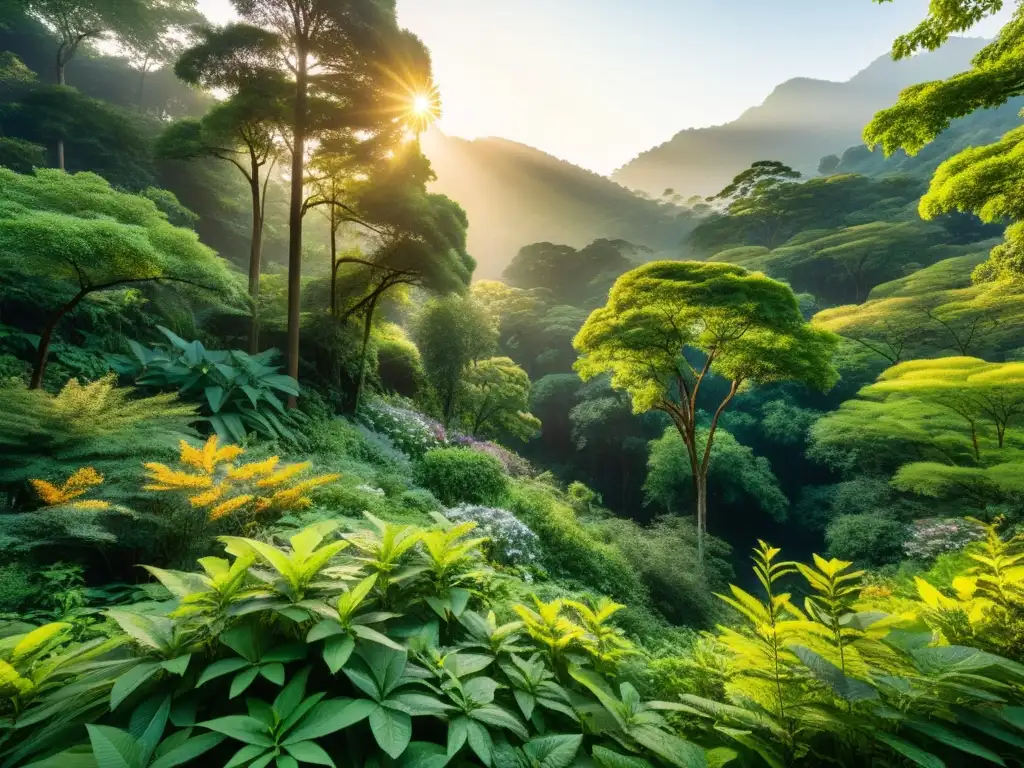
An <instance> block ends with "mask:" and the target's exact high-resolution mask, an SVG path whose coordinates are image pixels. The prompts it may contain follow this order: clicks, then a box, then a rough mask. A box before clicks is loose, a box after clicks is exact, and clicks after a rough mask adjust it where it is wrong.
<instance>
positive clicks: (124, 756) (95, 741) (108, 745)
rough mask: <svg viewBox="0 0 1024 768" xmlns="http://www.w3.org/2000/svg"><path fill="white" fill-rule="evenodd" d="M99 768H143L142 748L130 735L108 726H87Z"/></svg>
mask: <svg viewBox="0 0 1024 768" xmlns="http://www.w3.org/2000/svg"><path fill="white" fill-rule="evenodd" d="M86 729H87V730H88V732H89V742H90V743H91V744H92V752H93V755H94V756H95V757H96V765H97V766H98V768H141V766H142V747H141V746H140V745H139V742H137V741H136V740H135V739H134V738H132V735H131V734H130V733H127V732H125V731H122V730H120V729H118V728H111V727H110V726H107V725H87V726H86Z"/></svg>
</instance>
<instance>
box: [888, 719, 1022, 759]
mask: <svg viewBox="0 0 1024 768" xmlns="http://www.w3.org/2000/svg"><path fill="white" fill-rule="evenodd" d="M905 725H906V727H908V728H912V729H914V730H915V731H917V732H919V733H923V734H924V735H925V736H929V737H931V738H933V739H935V740H936V741H940V742H942V743H943V744H945V745H947V746H950V747H953V748H954V749H959V750H960V751H961V752H966V753H968V754H971V755H975V756H977V757H980V758H982V759H984V760H988V761H989V762H990V763H995V764H996V765H1005V764H1006V763H1004V762H1003V759H1002V758H1001V757H1000V756H999V755H997V754H996V753H995V752H993V751H992V750H991V749H988V748H986V747H983V746H981V745H980V744H976V743H975V742H973V741H971V740H970V739H967V738H964V737H963V736H961V735H960V734H958V733H954V732H953V731H951V730H949V729H948V728H944V727H942V726H941V725H937V724H936V723H933V722H927V721H925V720H907V721H906V722H905Z"/></svg>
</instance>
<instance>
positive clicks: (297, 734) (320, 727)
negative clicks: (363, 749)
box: [283, 699, 377, 744]
mask: <svg viewBox="0 0 1024 768" xmlns="http://www.w3.org/2000/svg"><path fill="white" fill-rule="evenodd" d="M376 708H377V703H376V702H373V701H369V700H368V699H328V700H327V701H321V702H320V703H319V704H317V705H316V706H315V707H313V708H312V709H311V710H310V711H309V714H307V715H306V716H305V717H304V718H302V720H300V721H299V722H298V724H297V725H296V726H295V730H294V731H292V732H291V733H290V734H288V738H287V739H285V740H284V742H283V743H284V744H297V743H298V742H300V741H309V740H310V739H319V738H320V737H321V736H326V735H328V734H330V733H334V732H335V731H340V730H342V729H343V728H348V727H349V726H350V725H354V724H355V723H358V722H359V721H361V720H365V719H366V718H367V717H369V716H370V712H372V711H373V710H375V709H376Z"/></svg>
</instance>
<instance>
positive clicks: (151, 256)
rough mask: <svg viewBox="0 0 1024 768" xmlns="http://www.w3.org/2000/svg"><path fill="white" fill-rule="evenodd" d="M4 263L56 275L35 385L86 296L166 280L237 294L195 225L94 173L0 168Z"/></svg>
mask: <svg viewBox="0 0 1024 768" xmlns="http://www.w3.org/2000/svg"><path fill="white" fill-rule="evenodd" d="M0 209H2V210H3V211H4V213H3V214H0V267H2V268H3V269H4V270H5V271H7V272H8V273H9V274H21V275H24V276H25V277H26V278H33V279H46V280H49V281H51V284H52V285H53V288H54V291H55V294H56V303H55V306H54V307H53V309H52V311H51V312H50V314H49V316H48V317H47V319H46V322H45V324H44V326H43V328H42V329H41V333H40V340H39V344H38V346H37V355H36V361H35V366H34V368H33V371H32V381H31V384H30V386H31V388H32V389H38V388H39V387H40V386H41V385H42V382H43V374H44V373H45V370H46V361H47V356H48V354H49V348H50V342H51V340H52V338H53V334H54V332H55V330H56V328H57V325H58V324H59V323H60V321H61V320H62V319H63V318H64V317H65V316H67V315H68V313H70V312H72V311H73V310H74V309H75V308H76V307H78V306H79V304H81V302H82V301H83V300H85V299H87V298H88V297H89V296H91V295H93V294H95V293H98V292H101V291H111V290H118V289H123V288H127V287H130V286H139V285H145V284H154V283H164V284H167V285H170V286H178V287H183V288H195V289H201V290H205V291H206V292H207V295H208V297H209V298H210V299H213V300H216V299H217V297H218V296H219V297H220V298H221V300H223V301H226V302H230V301H232V300H233V299H234V298H240V291H239V290H238V287H237V286H238V283H237V280H236V279H235V275H234V274H233V273H232V271H231V269H230V267H229V265H228V264H227V262H225V261H224V260H223V259H221V258H219V257H218V256H217V255H216V254H215V253H214V252H213V251H212V250H210V249H209V248H207V247H206V246H204V245H202V244H201V243H200V242H199V238H198V237H197V236H196V234H195V232H192V231H191V230H187V229H182V228H179V227H175V226H172V225H171V224H170V223H169V222H168V221H167V217H166V216H165V215H164V214H162V213H161V212H160V211H159V210H158V209H157V207H156V205H155V204H154V203H153V202H152V201H151V200H149V199H148V198H145V197H142V196H141V195H130V194H126V193H123V192H117V191H115V190H114V189H113V188H112V187H111V186H110V185H109V184H108V183H107V182H106V181H104V180H103V179H101V178H100V177H99V176H96V175H95V174H91V173H79V174H75V175H67V174H65V173H64V172H63V171H57V170H39V171H37V172H36V174H35V175H33V176H27V175H20V174H17V173H14V172H13V171H10V170H7V169H6V168H0Z"/></svg>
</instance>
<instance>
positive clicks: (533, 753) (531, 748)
mask: <svg viewBox="0 0 1024 768" xmlns="http://www.w3.org/2000/svg"><path fill="white" fill-rule="evenodd" d="M582 743H583V736H582V735H580V734H572V735H561V734H556V735H551V736H542V737H540V738H537V739H531V740H530V741H528V742H526V744H524V745H523V751H524V752H525V753H526V754H527V755H528V756H529V757H530V759H531V760H532V761H533V764H534V765H537V766H539V768H569V766H570V765H571V764H572V761H573V759H574V758H575V757H576V752H577V751H579V748H580V744H582Z"/></svg>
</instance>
